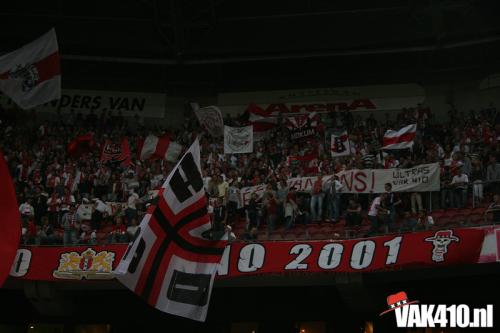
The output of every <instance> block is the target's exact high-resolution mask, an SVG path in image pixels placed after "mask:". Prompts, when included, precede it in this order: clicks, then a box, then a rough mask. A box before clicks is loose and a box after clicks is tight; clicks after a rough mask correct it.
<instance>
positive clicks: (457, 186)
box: [451, 166, 469, 208]
mask: <svg viewBox="0 0 500 333" xmlns="http://www.w3.org/2000/svg"><path fill="white" fill-rule="evenodd" d="M468 183H469V177H468V176H467V175H466V174H465V173H464V167H463V166H460V168H459V169H458V174H457V175H456V176H454V177H453V179H452V180H451V185H452V186H453V187H454V193H453V194H454V196H453V197H454V200H453V201H454V206H455V207H456V208H464V207H465V205H466V204H467V185H468Z"/></svg>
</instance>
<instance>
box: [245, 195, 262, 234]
mask: <svg viewBox="0 0 500 333" xmlns="http://www.w3.org/2000/svg"><path fill="white" fill-rule="evenodd" d="M247 215H248V226H247V230H250V229H252V228H259V226H260V219H259V206H258V199H257V194H256V193H252V195H251V196H250V201H249V202H248V206H247Z"/></svg>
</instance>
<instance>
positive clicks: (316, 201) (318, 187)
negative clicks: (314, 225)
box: [311, 173, 325, 221]
mask: <svg viewBox="0 0 500 333" xmlns="http://www.w3.org/2000/svg"><path fill="white" fill-rule="evenodd" d="M324 195H325V193H324V191H323V174H322V173H320V174H319V175H318V178H316V180H315V181H314V183H313V186H312V191H311V217H312V220H313V221H318V220H321V218H322V216H323V197H324Z"/></svg>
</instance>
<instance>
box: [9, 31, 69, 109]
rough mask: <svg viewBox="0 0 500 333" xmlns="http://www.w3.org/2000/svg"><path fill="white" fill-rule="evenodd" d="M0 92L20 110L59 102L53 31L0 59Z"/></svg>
mask: <svg viewBox="0 0 500 333" xmlns="http://www.w3.org/2000/svg"><path fill="white" fill-rule="evenodd" d="M0 91H2V92H3V93H4V94H5V95H7V96H8V97H10V98H11V99H12V100H13V101H14V102H15V103H16V104H17V105H19V107H21V108H23V109H30V108H33V107H35V106H37V105H41V104H44V103H47V102H49V101H51V100H54V99H59V98H61V70H60V65H59V48H58V46H57V38H56V32H55V30H54V29H51V30H50V31H49V32H47V33H46V34H44V35H43V36H41V37H40V38H38V39H36V40H34V41H33V42H31V43H29V44H26V45H24V46H23V47H21V48H20V49H18V50H16V51H13V52H11V53H8V54H6V55H4V56H2V57H0Z"/></svg>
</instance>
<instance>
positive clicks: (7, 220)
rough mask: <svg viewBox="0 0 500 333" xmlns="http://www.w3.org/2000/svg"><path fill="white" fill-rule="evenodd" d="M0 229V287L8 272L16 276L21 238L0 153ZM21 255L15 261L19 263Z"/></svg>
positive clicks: (18, 217) (18, 220)
mask: <svg viewBox="0 0 500 333" xmlns="http://www.w3.org/2000/svg"><path fill="white" fill-rule="evenodd" d="M0 186H1V187H2V190H1V191H0V211H1V212H2V218H1V219H0V229H1V230H2V241H1V242H0V258H1V259H0V287H1V286H2V285H3V283H4V281H5V280H6V279H7V277H8V276H9V272H10V271H11V267H12V270H13V271H14V275H15V274H16V270H17V269H16V267H15V266H16V265H15V264H14V265H12V263H13V262H14V259H15V257H16V252H17V246H18V245H19V238H20V237H21V215H20V214H19V209H18V207H19V206H18V204H17V200H16V192H15V191H14V185H13V184H12V178H11V177H10V174H9V170H8V168H7V163H6V162H5V159H4V157H3V154H2V153H1V152H0ZM22 260H23V257H22V255H21V256H20V257H19V258H18V259H17V260H16V261H19V263H21V261H22Z"/></svg>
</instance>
